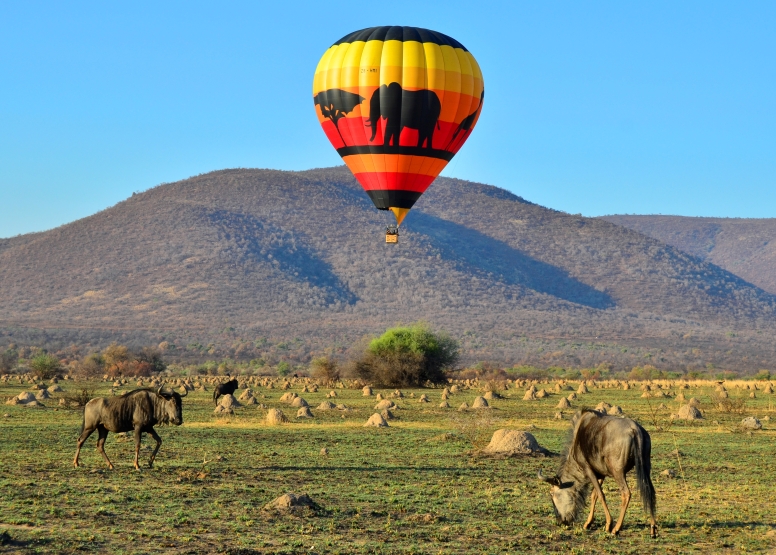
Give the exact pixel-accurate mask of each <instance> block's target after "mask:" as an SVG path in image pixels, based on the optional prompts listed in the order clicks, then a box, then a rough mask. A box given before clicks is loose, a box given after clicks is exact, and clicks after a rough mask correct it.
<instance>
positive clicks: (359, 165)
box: [342, 154, 447, 177]
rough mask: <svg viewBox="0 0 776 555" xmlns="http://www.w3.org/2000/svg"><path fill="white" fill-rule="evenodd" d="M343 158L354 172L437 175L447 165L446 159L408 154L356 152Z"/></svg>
mask: <svg viewBox="0 0 776 555" xmlns="http://www.w3.org/2000/svg"><path fill="white" fill-rule="evenodd" d="M342 159H343V160H344V162H345V164H347V166H348V168H350V171H352V172H353V173H354V174H358V173H373V172H377V173H384V172H393V173H396V172H399V173H406V174H416V175H430V176H432V177H436V176H437V175H439V172H441V171H442V170H443V169H444V167H445V166H446V165H447V161H446V160H440V159H438V158H424V157H422V156H413V155H406V154H354V155H351V156H343V157H342ZM427 162H428V163H427Z"/></svg>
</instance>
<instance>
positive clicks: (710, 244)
mask: <svg viewBox="0 0 776 555" xmlns="http://www.w3.org/2000/svg"><path fill="white" fill-rule="evenodd" d="M602 219H604V220H606V221H609V222H612V223H615V224H617V225H621V226H625V227H627V228H629V229H633V230H635V231H638V232H639V233H643V234H644V235H648V236H649V237H653V238H655V239H657V240H659V241H663V242H664V243H667V244H669V245H671V246H674V247H676V248H678V249H679V250H682V251H684V252H687V253H690V254H692V255H694V256H697V257H698V258H701V259H703V260H706V261H708V262H711V263H712V264H716V265H717V266H719V267H721V268H724V269H726V270H727V271H729V272H732V273H734V274H736V275H738V276H740V277H742V278H743V279H745V280H747V281H749V282H750V283H753V284H755V285H757V286H758V287H761V288H762V289H764V290H765V291H768V292H770V293H773V294H776V218H762V219H747V218H688V217H685V216H604V217H603V218H602Z"/></svg>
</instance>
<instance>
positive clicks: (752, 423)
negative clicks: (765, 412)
mask: <svg viewBox="0 0 776 555" xmlns="http://www.w3.org/2000/svg"><path fill="white" fill-rule="evenodd" d="M741 427H742V428H744V429H746V430H761V429H762V427H763V425H762V423H761V422H760V421H759V420H758V419H757V418H755V417H754V416H747V417H746V418H744V419H743V420H742V421H741Z"/></svg>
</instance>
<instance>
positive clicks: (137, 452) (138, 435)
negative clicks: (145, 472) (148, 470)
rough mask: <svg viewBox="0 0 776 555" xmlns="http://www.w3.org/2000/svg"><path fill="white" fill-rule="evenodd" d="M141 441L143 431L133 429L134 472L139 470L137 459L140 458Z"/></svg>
mask: <svg viewBox="0 0 776 555" xmlns="http://www.w3.org/2000/svg"><path fill="white" fill-rule="evenodd" d="M142 440H143V429H142V428H135V470H140V464H139V463H138V458H139V457H140V442H141V441H142Z"/></svg>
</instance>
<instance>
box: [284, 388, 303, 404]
mask: <svg viewBox="0 0 776 555" xmlns="http://www.w3.org/2000/svg"><path fill="white" fill-rule="evenodd" d="M297 397H299V395H297V394H296V393H294V392H293V391H287V392H286V393H284V394H283V395H281V396H280V402H281V403H290V402H291V401H293V400H294V399H296V398H297Z"/></svg>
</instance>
